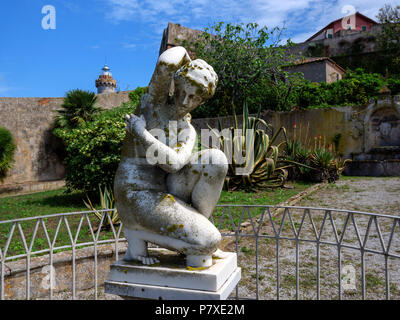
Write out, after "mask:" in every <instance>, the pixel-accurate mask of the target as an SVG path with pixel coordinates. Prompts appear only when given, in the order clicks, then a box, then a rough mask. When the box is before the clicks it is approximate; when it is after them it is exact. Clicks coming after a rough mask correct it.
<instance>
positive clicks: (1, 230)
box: [0, 182, 312, 257]
mask: <svg viewBox="0 0 400 320" xmlns="http://www.w3.org/2000/svg"><path fill="white" fill-rule="evenodd" d="M311 185H312V184H310V183H308V184H307V183H301V182H296V183H292V186H293V187H294V188H293V189H266V190H262V191H259V192H255V193H248V192H244V191H235V192H227V191H222V194H221V198H220V201H219V204H243V205H250V204H251V205H276V204H279V203H281V202H283V201H286V200H287V199H289V198H290V197H291V196H293V195H295V194H297V193H299V192H301V191H303V190H305V189H307V188H308V187H310V186H311ZM64 192H65V189H64V188H61V189H58V190H55V191H47V192H40V193H35V194H29V195H21V196H12V197H5V198H0V221H5V220H11V219H17V218H26V217H35V216H44V215H49V214H55V213H67V212H76V211H86V210H87V208H86V207H85V205H84V203H83V199H84V198H85V197H84V195H83V194H81V193H73V194H65V193H64ZM92 200H94V199H92ZM242 211H243V210H242V209H241V208H238V209H234V208H232V209H230V213H231V214H232V217H233V220H234V223H235V224H237V223H238V222H239V220H240V216H241V214H242ZM260 212H261V211H260V210H259V209H256V210H253V211H252V216H254V215H257V214H259V213H260ZM222 213H223V209H222V208H216V210H215V212H214V221H215V224H216V225H217V226H218V225H219V224H220V220H221V219H220V218H221V215H222ZM248 218H249V217H248V215H246V216H244V217H243V221H244V220H246V219H248ZM80 219H81V216H80V215H74V216H69V217H68V219H67V220H68V225H69V227H70V229H71V235H72V237H73V238H74V237H75V236H76V233H77V229H78V225H79V223H80ZM43 221H44V223H45V225H46V227H47V230H48V233H49V237H50V241H53V239H54V236H55V232H56V229H57V226H58V224H59V221H60V218H59V217H56V218H45V219H43ZM90 221H91V224H92V227H96V226H97V225H98V222H99V221H98V219H97V218H96V217H95V216H94V215H90ZM35 223H36V222H35V221H27V222H22V223H21V228H22V229H23V231H24V234H25V237H26V242H27V246H28V247H29V245H30V242H31V239H32V235H33V231H34V228H35ZM11 226H12V224H11V223H7V224H0V249H1V250H2V252H3V254H4V247H5V244H6V241H7V238H8V236H9V233H10V230H11ZM229 226H231V220H230V218H229V216H228V215H226V214H225V215H224V216H223V219H222V224H221V226H220V227H223V228H226V227H229ZM77 239H78V240H77V243H84V242H91V241H93V239H92V236H91V234H90V230H89V226H88V224H87V222H86V220H83V223H82V226H81V229H80V232H79V236H78V238H77ZM99 239H100V240H105V239H113V233H112V231H101V233H100V237H99ZM70 243H71V241H70V236H69V234H68V230H67V227H66V225H65V222H64V221H62V222H61V224H60V229H59V232H58V234H57V238H56V241H55V246H56V247H57V246H64V245H70ZM47 248H49V245H48V242H47V238H46V235H45V232H44V229H43V228H42V226H41V225H39V228H38V230H37V233H36V236H35V241H34V243H33V250H32V251H37V250H42V249H47ZM23 253H25V250H24V245H23V241H22V239H21V236H20V233H19V231H18V228H16V229H15V230H14V234H13V237H12V241H11V243H10V246H9V248H8V251H7V257H9V256H13V255H17V254H23Z"/></svg>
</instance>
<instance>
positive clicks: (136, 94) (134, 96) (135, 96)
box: [129, 87, 148, 105]
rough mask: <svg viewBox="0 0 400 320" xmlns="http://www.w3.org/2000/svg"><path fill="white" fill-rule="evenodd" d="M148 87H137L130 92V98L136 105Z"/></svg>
mask: <svg viewBox="0 0 400 320" xmlns="http://www.w3.org/2000/svg"><path fill="white" fill-rule="evenodd" d="M147 90H148V87H137V88H136V89H135V90H134V91H131V92H129V99H130V100H131V102H132V103H133V104H134V105H138V104H139V102H140V98H141V97H142V95H143V94H144V93H146V92H147Z"/></svg>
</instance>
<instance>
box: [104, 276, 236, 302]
mask: <svg viewBox="0 0 400 320" xmlns="http://www.w3.org/2000/svg"><path fill="white" fill-rule="evenodd" d="M240 279H241V268H236V269H235V271H234V272H233V273H232V274H231V275H230V277H229V278H228V279H227V280H226V282H225V283H224V284H223V285H222V287H221V288H220V289H219V290H218V291H205V290H193V289H182V288H172V287H162V286H152V285H144V284H132V283H121V282H114V281H108V280H107V281H106V282H105V292H106V293H108V294H114V295H118V296H121V297H122V298H124V299H127V300H128V299H154V300H226V299H227V298H228V297H229V295H230V294H231V292H232V291H233V290H234V288H235V287H236V285H237V284H238V283H239V281H240Z"/></svg>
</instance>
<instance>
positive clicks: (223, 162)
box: [205, 149, 228, 178]
mask: <svg viewBox="0 0 400 320" xmlns="http://www.w3.org/2000/svg"><path fill="white" fill-rule="evenodd" d="M205 151H206V152H207V153H208V154H207V156H208V159H209V162H208V165H207V167H206V170H205V171H206V172H207V173H208V174H210V175H211V176H213V177H223V178H225V176H226V173H227V172H228V160H227V158H226V156H225V153H223V152H222V151H221V150H218V149H208V150H205Z"/></svg>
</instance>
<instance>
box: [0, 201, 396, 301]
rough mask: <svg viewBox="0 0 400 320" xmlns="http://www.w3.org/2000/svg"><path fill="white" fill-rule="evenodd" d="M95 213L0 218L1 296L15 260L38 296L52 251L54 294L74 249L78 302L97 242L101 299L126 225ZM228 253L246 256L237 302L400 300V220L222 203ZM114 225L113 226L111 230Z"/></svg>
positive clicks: (216, 216)
mask: <svg viewBox="0 0 400 320" xmlns="http://www.w3.org/2000/svg"><path fill="white" fill-rule="evenodd" d="M110 212H111V211H107V210H103V216H102V219H101V220H98V219H97V218H96V217H95V216H94V214H93V212H92V211H84V212H72V213H60V214H53V215H46V216H37V217H30V218H21V219H13V220H7V221H0V261H1V271H0V272H1V278H0V281H1V292H0V298H1V299H2V300H4V299H6V295H5V283H6V277H7V274H6V273H7V272H6V270H7V264H8V263H10V262H12V261H16V260H20V261H21V259H22V261H23V260H24V261H25V268H26V271H25V275H26V276H25V281H26V284H25V286H24V287H25V291H26V292H25V298H26V299H31V298H32V296H31V259H32V258H33V257H37V256H43V255H48V265H49V272H50V275H49V281H50V285H49V286H48V292H47V297H48V299H53V298H54V294H55V292H54V291H55V290H56V287H55V286H54V283H52V282H53V281H54V279H53V278H54V277H53V274H52V273H53V272H54V271H53V269H54V268H53V264H54V261H53V260H54V255H55V254H56V253H57V252H59V251H65V250H68V251H69V252H71V284H70V290H71V295H72V299H75V298H76V296H77V287H76V284H77V281H79V279H77V274H76V252H77V250H78V249H80V248H84V247H88V246H90V247H93V250H94V254H93V259H94V262H93V274H94V280H93V299H97V298H98V294H99V293H98V292H99V288H98V287H99V283H98V282H99V281H98V276H97V275H98V263H97V259H98V248H99V246H100V245H102V244H112V245H114V246H115V256H114V258H115V260H118V258H119V256H118V246H119V244H120V243H121V242H125V241H126V240H125V239H124V238H123V237H122V236H121V231H122V228H123V226H122V225H118V226H114V225H112V224H111V217H110ZM211 220H212V222H214V223H215V224H216V225H217V227H218V228H219V229H220V230H221V234H222V236H223V243H222V244H223V246H224V248H225V250H234V251H236V252H237V254H238V263H239V265H240V266H241V267H242V270H243V271H242V280H241V282H240V283H239V285H238V286H237V288H236V292H235V293H234V296H232V298H236V299H242V298H246V299H371V298H372V299H400V217H398V216H389V215H383V214H374V213H368V212H358V211H346V210H336V209H329V208H309V207H276V206H262V205H253V206H251V205H220V206H217V208H216V209H215V211H214V213H213V216H212V217H211ZM105 227H108V229H105Z"/></svg>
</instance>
